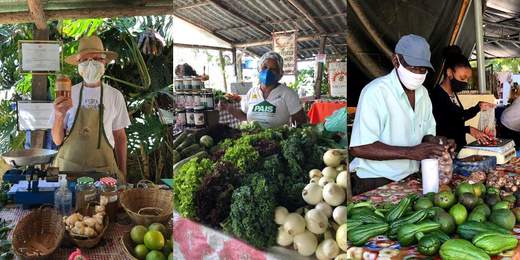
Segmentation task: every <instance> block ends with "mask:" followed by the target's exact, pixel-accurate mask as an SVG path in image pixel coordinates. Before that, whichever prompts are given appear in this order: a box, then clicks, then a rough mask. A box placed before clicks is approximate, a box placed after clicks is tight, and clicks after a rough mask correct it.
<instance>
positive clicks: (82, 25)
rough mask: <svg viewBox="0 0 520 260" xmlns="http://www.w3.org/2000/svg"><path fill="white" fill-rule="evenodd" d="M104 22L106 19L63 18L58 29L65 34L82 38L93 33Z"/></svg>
mask: <svg viewBox="0 0 520 260" xmlns="http://www.w3.org/2000/svg"><path fill="white" fill-rule="evenodd" d="M104 23H105V20H104V19H80V20H63V21H61V22H60V23H59V25H58V30H59V31H61V34H62V35H63V36H67V37H72V38H80V37H83V36H91V35H93V34H94V33H96V32H97V31H98V30H99V29H100V28H101V27H102V26H103V25H104Z"/></svg>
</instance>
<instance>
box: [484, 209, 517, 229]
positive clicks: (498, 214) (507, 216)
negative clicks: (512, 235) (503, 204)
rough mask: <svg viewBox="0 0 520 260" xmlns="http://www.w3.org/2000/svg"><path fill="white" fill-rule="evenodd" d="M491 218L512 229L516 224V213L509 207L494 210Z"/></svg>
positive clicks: (494, 221)
mask: <svg viewBox="0 0 520 260" xmlns="http://www.w3.org/2000/svg"><path fill="white" fill-rule="evenodd" d="M489 220H490V221H491V222H492V223H495V224H497V225H499V226H501V227H503V228H505V229H507V230H512V229H513V228H514V227H515V224H516V216H515V214H513V212H512V211H511V210H508V209H498V210H494V211H493V212H492V213H491V216H489Z"/></svg>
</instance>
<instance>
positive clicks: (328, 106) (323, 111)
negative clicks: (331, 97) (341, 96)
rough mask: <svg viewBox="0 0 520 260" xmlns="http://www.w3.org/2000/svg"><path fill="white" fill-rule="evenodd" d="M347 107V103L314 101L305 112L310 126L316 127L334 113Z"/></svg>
mask: <svg viewBox="0 0 520 260" xmlns="http://www.w3.org/2000/svg"><path fill="white" fill-rule="evenodd" d="M346 106H347V102H335V101H325V102H324V101H316V102H314V103H313V104H312V106H311V109H309V112H307V116H308V117H309V121H310V123H311V124H313V125H316V124H319V123H321V122H324V121H325V118H326V117H328V116H330V115H332V113H334V111H336V110H338V109H340V108H344V107H346Z"/></svg>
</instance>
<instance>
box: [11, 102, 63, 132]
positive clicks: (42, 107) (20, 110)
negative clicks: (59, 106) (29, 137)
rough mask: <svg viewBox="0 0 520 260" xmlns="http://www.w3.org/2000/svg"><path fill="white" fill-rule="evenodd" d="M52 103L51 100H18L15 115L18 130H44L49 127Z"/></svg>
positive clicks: (52, 109) (50, 126) (52, 108)
mask: <svg viewBox="0 0 520 260" xmlns="http://www.w3.org/2000/svg"><path fill="white" fill-rule="evenodd" d="M53 111H54V104H53V103H52V102H51V101H18V102H16V112H17V113H16V115H17V120H18V130H20V131H25V130H46V129H51V128H52V125H51V123H50V118H51V114H52V112H53Z"/></svg>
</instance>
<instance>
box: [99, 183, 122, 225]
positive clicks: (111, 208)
mask: <svg viewBox="0 0 520 260" xmlns="http://www.w3.org/2000/svg"><path fill="white" fill-rule="evenodd" d="M99 183H100V185H101V193H100V194H99V200H100V201H101V204H105V203H106V206H105V210H106V212H107V214H108V217H109V219H115V217H116V215H117V209H118V205H117V203H118V196H117V180H116V179H114V178H112V177H103V178H101V179H99Z"/></svg>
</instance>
